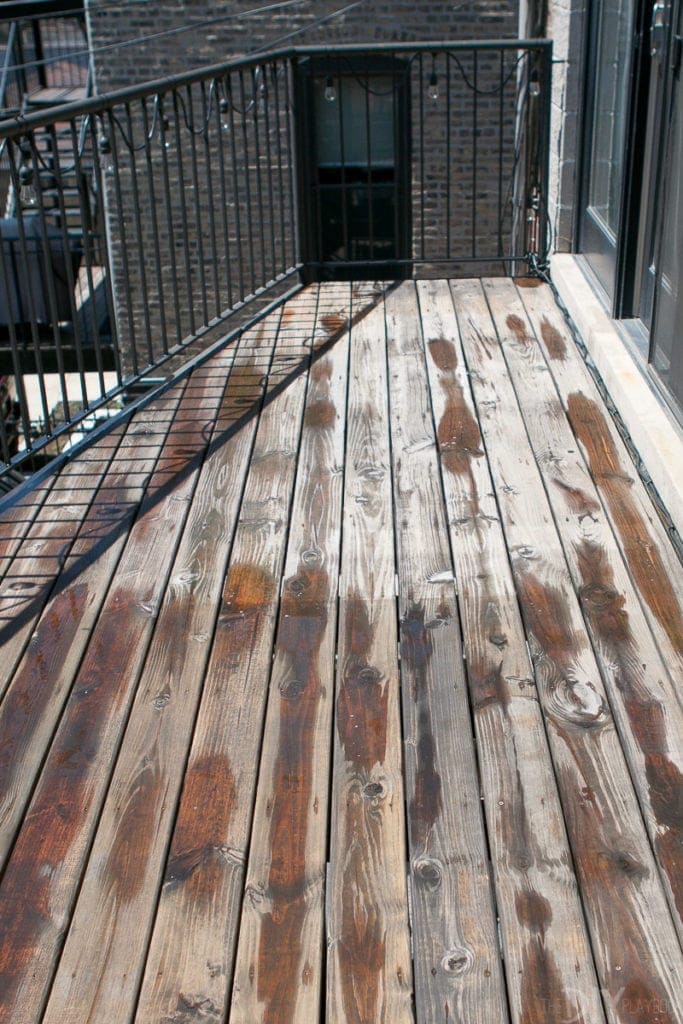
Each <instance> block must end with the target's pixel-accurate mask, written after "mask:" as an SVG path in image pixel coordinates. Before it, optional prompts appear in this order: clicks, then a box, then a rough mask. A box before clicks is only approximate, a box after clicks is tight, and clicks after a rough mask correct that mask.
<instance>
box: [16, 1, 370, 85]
mask: <svg viewBox="0 0 683 1024" xmlns="http://www.w3.org/2000/svg"><path fill="white" fill-rule="evenodd" d="M358 2H359V3H360V2H362V0H358ZM304 3H311V0H278V2H276V3H271V4H267V5H265V6H264V7H254V8H251V9H250V10H248V11H241V12H240V13H239V14H238V15H236V14H234V13H231V14H224V15H220V16H219V17H216V18H208V19H205V20H204V21H192V22H189V23H188V24H186V25H179V26H176V27H175V28H169V29H164V30H163V31H162V32H153V33H151V34H150V35H146V36H134V37H132V38H130V39H123V40H120V41H119V42H117V43H106V44H104V45H103V46H94V47H92V49H91V48H86V49H84V50H74V51H72V52H71V53H60V54H58V55H56V56H54V57H44V58H43V59H42V60H34V61H30V62H27V63H24V64H10V65H8V66H6V67H5V69H4V70H5V72H10V71H23V70H25V69H27V68H28V69H30V68H37V67H41V66H42V65H45V64H53V63H55V62H57V61H62V60H70V59H72V58H75V57H83V56H89V55H90V54H92V53H108V52H111V51H112V50H119V49H121V47H124V46H135V45H136V44H138V43H148V42H152V41H153V40H154V39H161V38H164V37H168V36H172V35H180V34H182V33H183V32H190V31H192V30H193V29H197V28H206V27H208V26H209V25H217V24H219V23H223V22H228V23H229V22H238V21H240V19H242V18H248V17H252V16H256V15H259V14H267V13H268V12H269V11H276V10H282V9H283V8H285V7H295V6H299V5H300V4H304ZM351 6H354V7H355V6H357V5H356V4H352V5H351ZM337 13H339V12H335V14H334V15H332V16H333V17H336V14H337ZM328 17H330V16H328ZM325 20H327V18H326V19H325ZM317 24H318V22H313V23H312V25H313V26H315V25H317ZM306 27H308V26H306ZM295 34H296V33H290V35H295ZM282 38H288V36H285V37H282ZM279 41H280V40H276V42H279ZM272 45H273V44H272V43H268V44H267V48H270V47H271V46H272ZM265 48H266V47H261V48H260V49H265ZM249 52H259V51H258V50H256V51H249Z"/></svg>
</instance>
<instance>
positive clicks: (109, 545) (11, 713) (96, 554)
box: [0, 428, 161, 866]
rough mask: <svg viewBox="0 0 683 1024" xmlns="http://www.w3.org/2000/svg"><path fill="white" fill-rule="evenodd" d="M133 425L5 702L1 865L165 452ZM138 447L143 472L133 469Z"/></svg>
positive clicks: (0, 726) (0, 757) (0, 710)
mask: <svg viewBox="0 0 683 1024" xmlns="http://www.w3.org/2000/svg"><path fill="white" fill-rule="evenodd" d="M135 438H136V434H135V430H134V429H133V428H130V429H129V431H128V432H127V434H126V436H125V437H124V438H123V440H122V441H121V444H120V446H119V448H118V451H117V453H116V454H115V455H114V458H113V461H112V463H111V465H110V467H109V471H108V473H107V475H106V477H105V478H104V480H103V482H102V485H101V487H100V488H99V490H98V492H97V494H96V496H95V498H94V500H93V503H92V505H91V506H90V508H89V509H88V511H87V513H86V515H85V517H84V519H83V522H82V524H81V527H80V529H79V532H78V534H77V536H76V538H75V540H74V544H73V545H72V548H71V553H70V555H69V557H68V558H67V559H66V562H65V564H64V569H63V571H62V573H61V575H60V577H59V579H58V581H57V584H56V586H55V588H54V591H53V595H52V596H51V597H50V599H49V600H48V603H47V605H46V607H45V610H44V612H43V614H42V616H41V618H40V619H39V621H38V623H37V624H36V626H35V630H34V633H33V636H32V638H31V643H30V645H29V647H28V649H27V651H26V653H25V654H24V657H23V658H22V660H21V662H20V664H19V666H18V668H17V671H16V673H15V675H14V678H13V679H12V682H11V684H10V686H9V688H8V690H7V693H6V694H5V699H4V701H3V703H2V705H0V735H2V736H3V743H2V744H1V745H0V866H4V863H5V860H6V857H7V854H8V851H9V849H10V848H11V844H12V841H13V839H14V835H15V833H16V830H17V828H18V826H19V824H20V821H21V818H22V816H23V813H24V809H25V807H26V804H27V802H28V800H29V798H30V795H31V791H32V788H33V784H34V782H35V778H36V775H37V773H38V772H39V770H40V767H41V764H42V761H43V758H44V756H45V752H46V749H47V747H48V745H49V743H50V741H51V739H52V736H53V733H54V730H55V725H56V723H57V721H58V720H59V715H60V713H61V710H62V707H63V705H64V702H65V700H66V699H67V698H68V695H69V692H70V689H71V687H72V684H73V682H74V678H75V675H76V673H77V671H78V668H79V665H80V663H81V659H82V657H83V654H84V652H85V651H86V648H87V645H88V641H89V637H90V634H91V631H92V630H93V627H94V625H95V623H96V621H97V618H98V615H99V613H100V608H101V607H102V603H103V601H104V599H105V596H106V594H107V590H108V589H109V585H110V581H111V577H112V576H113V574H114V572H115V570H116V566H117V563H118V560H119V557H120V555H121V551H122V550H123V547H124V545H125V543H126V539H127V536H128V532H129V530H130V527H131V524H132V521H133V518H134V515H135V512H136V510H137V506H138V503H139V501H140V499H141V498H142V495H143V486H142V485H143V484H144V482H145V480H146V477H147V476H148V475H149V472H150V470H151V469H152V468H153V466H154V456H155V454H157V453H158V448H159V447H160V445H161V440H159V441H158V443H157V450H156V452H155V451H154V450H153V449H152V450H149V449H148V450H146V451H145V454H144V457H143V455H142V453H141V452H140V451H139V450H137V446H136V444H135ZM133 451H135V465H136V468H137V470H138V472H137V473H131V472H130V460H131V453H132V452H133Z"/></svg>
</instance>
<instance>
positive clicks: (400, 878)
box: [327, 306, 414, 1024]
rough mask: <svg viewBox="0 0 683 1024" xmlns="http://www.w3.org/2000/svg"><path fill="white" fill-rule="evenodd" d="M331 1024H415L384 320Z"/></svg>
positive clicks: (357, 520) (339, 822)
mask: <svg viewBox="0 0 683 1024" xmlns="http://www.w3.org/2000/svg"><path fill="white" fill-rule="evenodd" d="M347 422H348V426H347V447H346V463H345V465H346V471H345V487H344V524H343V542H342V556H341V577H340V606H339V644H338V655H337V657H338V660H337V685H336V693H335V722H334V748H333V777H332V798H331V823H330V844H331V845H330V866H329V873H328V893H327V906H328V938H327V942H328V949H327V973H328V978H327V1019H328V1020H329V1021H330V1022H331V1024H336V1022H343V1021H348V1020H358V1021H361V1020H362V1021H364V1022H367V1024H375V1022H376V1024H379V1022H380V1021H384V1020H391V1021H392V1022H395V1024H403V1022H408V1021H412V1020H413V1019H414V1018H413V1013H412V1007H411V993H412V971H411V965H410V940H409V926H408V905H407V898H406V850H405V810H404V791H403V777H402V764H401V727H400V704H399V700H400V698H399V680H398V652H397V642H398V636H397V629H396V597H395V579H394V547H393V512H392V499H391V461H390V453H389V429H388V420H387V380H386V341H385V324H384V310H383V308H382V307H381V306H380V307H378V308H376V309H375V310H374V311H373V313H371V314H370V315H369V316H368V317H367V318H366V319H365V320H364V321H363V322H362V324H360V325H359V326H358V327H357V328H356V329H355V331H354V335H353V345H352V349H351V361H350V367H349V400H348V412H347Z"/></svg>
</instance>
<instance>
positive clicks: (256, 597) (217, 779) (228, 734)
mask: <svg viewBox="0 0 683 1024" xmlns="http://www.w3.org/2000/svg"><path fill="white" fill-rule="evenodd" d="M312 294H313V300H315V293H312ZM302 302H303V300H301V301H300V303H299V305H297V306H294V307H293V311H292V313H290V314H289V315H288V316H287V317H286V318H285V321H284V323H283V325H282V327H281V330H285V331H286V332H287V333H288V334H289V335H290V337H291V342H290V347H291V346H292V345H294V344H298V345H299V348H300V350H302V351H303V349H305V348H310V342H311V335H312V334H313V329H314V319H313V318H314V315H315V302H314V301H313V305H311V301H310V299H309V300H308V302H307V304H302ZM346 306H347V307H348V303H347V304H346ZM288 308H292V307H291V306H289V305H288V307H286V309H285V312H286V311H287V309H288ZM347 312H348V309H347ZM305 423H306V420H304V430H305V429H306V427H305ZM252 532H253V529H252V524H251V523H250V522H249V521H246V522H245V524H244V528H242V526H241V525H240V526H238V529H237V534H236V537H235V543H234V546H233V552H232V556H231V563H230V568H229V571H228V575H227V578H226V583H225V587H224V591H223V599H222V604H221V612H220V616H219V620H218V624H217V630H216V635H215V640H214V648H213V652H212V657H211V661H210V664H209V668H208V671H207V675H206V682H205V686H204V695H203V698H202V705H201V707H200V712H199V716H198V720H197V727H196V730H195V737H194V741H193V748H192V751H191V753H190V759H189V762H188V769H187V773H186V781H185V787H184V792H183V798H182V800H181V804H180V809H179V814H178V819H177V823H176V827H175V831H174V836H173V840H172V844H171V849H170V852H169V856H168V859H167V865H166V873H165V882H164V886H163V888H162V890H161V897H160V902H159V910H158V913H157V920H156V924H155V931H154V935H153V939H152V944H151V948H150V954H149V957H148V962H147V969H146V975H145V979H144V982H143V986H142V993H141V999H140V1003H139V1007H138V1013H137V1019H138V1020H140V1021H147V1020H157V1019H160V1018H161V1019H163V1017H164V1016H168V1017H171V1019H172V1017H173V1015H174V1014H181V1015H182V1013H183V1012H189V1009H188V1005H187V1004H190V1003H191V1004H193V1005H196V1006H199V1007H201V1008H202V1010H203V1012H205V1013H206V1015H207V1016H208V1018H209V1019H211V1015H212V1014H213V1015H214V1016H215V1017H216V1019H222V1015H223V1014H224V1013H225V1012H226V1009H227V1000H228V997H229V993H230V985H231V980H232V976H233V959H234V955H235V945H236V936H237V930H238V924H239V916H240V906H241V901H242V894H243V889H244V869H245V860H246V855H247V848H248V844H249V833H250V827H251V820H252V805H253V798H254V789H255V785H256V776H257V769H258V757H259V743H260V739H261V729H262V718H263V706H264V702H265V698H266V687H267V682H268V677H269V673H270V668H271V653H272V638H273V632H274V626H275V621H276V615H277V607H278V594H279V576H280V561H279V559H280V554H281V548H279V547H278V548H277V549H275V548H271V550H270V551H269V550H268V549H267V548H264V549H263V550H262V551H260V552H259V551H258V550H256V549H255V546H254V541H253V537H252ZM280 539H281V540H284V538H283V536H282V535H280ZM257 555H258V556H259V558H260V560H259V561H257V562H254V558H255V557H256V556H257ZM273 556H276V557H275V558H273ZM237 737H239V741H238V742H237V741H236V738H237ZM221 793H222V794H223V796H222V797H220V795H219V794H221ZM217 797H218V800H217ZM214 801H217V806H218V811H217V812H214V813H213V814H211V813H210V811H209V810H208V809H209V808H210V807H211V806H212V804H213V803H214ZM218 851H220V855H217V854H218ZM179 937H181V938H182V941H179ZM180 993H185V994H187V998H186V999H184V997H182V996H181V995H180Z"/></svg>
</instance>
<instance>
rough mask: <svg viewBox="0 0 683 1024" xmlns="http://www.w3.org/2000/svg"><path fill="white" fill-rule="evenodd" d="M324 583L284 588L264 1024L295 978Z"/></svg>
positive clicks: (294, 582) (280, 1012)
mask: <svg viewBox="0 0 683 1024" xmlns="http://www.w3.org/2000/svg"><path fill="white" fill-rule="evenodd" d="M329 599H330V594H329V580H328V576H327V573H326V572H325V571H324V570H322V569H319V568H310V567H308V566H306V565H304V564H301V563H300V565H299V571H298V573H297V575H296V576H295V577H294V578H293V579H290V580H288V581H287V583H286V584H285V587H284V590H283V595H282V605H281V614H280V629H279V633H278V639H277V648H278V651H279V652H280V653H281V654H282V655H283V656H284V659H285V664H284V667H283V674H282V679H281V684H280V701H279V718H280V731H279V738H278V748H277V757H276V760H275V766H274V772H273V782H272V794H273V795H272V798H271V822H270V871H269V875H268V889H267V897H268V900H269V903H270V910H269V912H268V913H267V914H264V915H263V917H262V920H261V933H260V942H259V963H258V998H259V1001H260V1002H261V1003H263V1004H265V1006H264V1010H263V1016H262V1021H263V1022H264V1024H279V1022H281V1021H285V1020H293V1019H294V1016H295V1012H296V1004H297V994H298V991H299V976H300V973H301V967H302V965H301V957H302V941H303V926H304V921H305V917H306V894H307V889H308V887H309V885H310V884H313V883H316V882H317V881H318V879H313V878H311V877H310V871H309V870H308V868H307V864H306V846H307V840H308V829H307V824H308V819H309V811H310V803H311V794H312V790H313V777H314V771H315V765H314V762H313V754H314V741H315V722H316V716H317V712H318V706H319V702H320V698H321V681H320V668H319V654H320V648H321V645H322V642H323V639H324V636H325V630H326V627H327V618H328V607H329Z"/></svg>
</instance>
